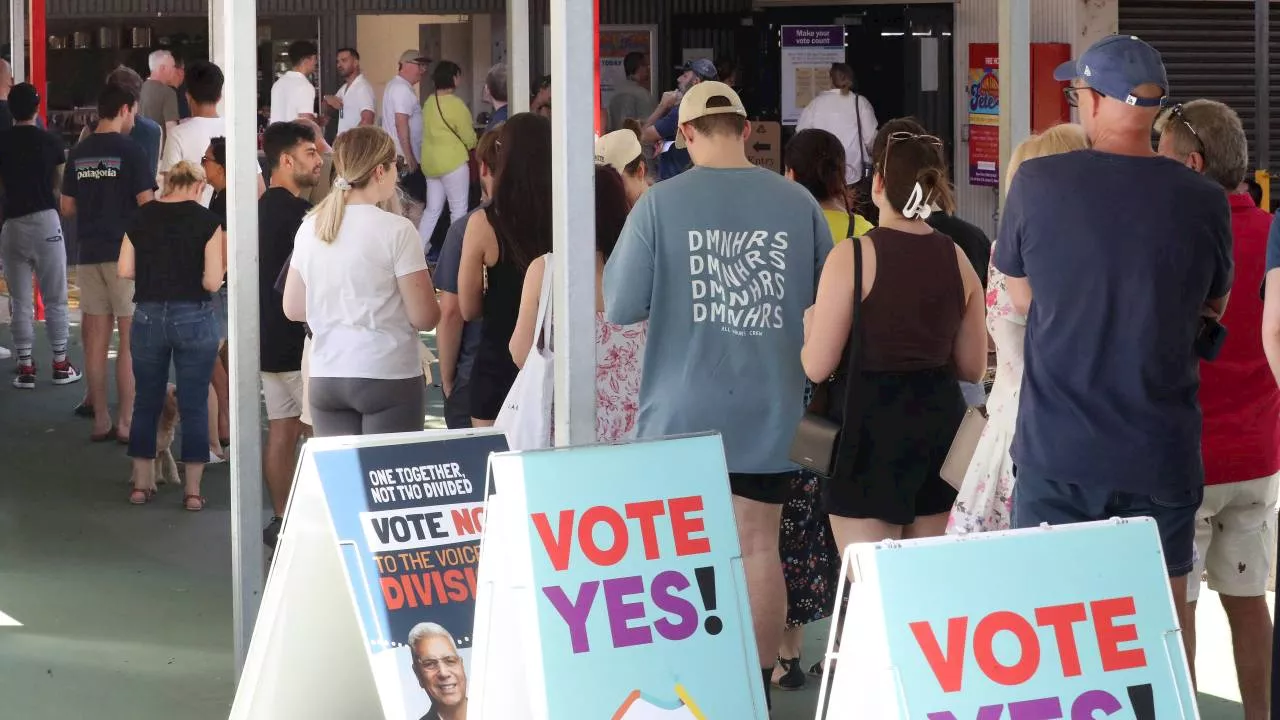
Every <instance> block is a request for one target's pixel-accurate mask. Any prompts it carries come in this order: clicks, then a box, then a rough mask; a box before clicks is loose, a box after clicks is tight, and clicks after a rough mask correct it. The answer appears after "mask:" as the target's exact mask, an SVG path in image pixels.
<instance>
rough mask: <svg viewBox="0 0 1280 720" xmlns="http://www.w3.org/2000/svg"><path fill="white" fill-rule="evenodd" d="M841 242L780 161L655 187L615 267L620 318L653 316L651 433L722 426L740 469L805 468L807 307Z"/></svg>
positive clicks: (647, 373)
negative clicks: (792, 455) (795, 450)
mask: <svg viewBox="0 0 1280 720" xmlns="http://www.w3.org/2000/svg"><path fill="white" fill-rule="evenodd" d="M830 251H831V230H830V228H829V226H828V225H827V221H826V218H825V217H824V216H823V214H822V210H821V208H819V207H818V204H817V203H816V202H815V201H814V200H813V198H812V196H810V195H809V193H808V192H807V191H805V190H804V188H802V187H801V186H799V185H797V184H795V183H792V182H789V181H787V180H786V179H784V178H783V177H782V176H781V175H778V174H776V173H773V172H769V171H768V170H762V169H760V168H733V169H712V168H705V167H695V168H693V169H691V170H689V171H687V172H685V173H682V174H681V175H679V176H677V177H674V178H672V179H670V180H667V181H665V182H662V183H659V184H657V185H655V186H654V187H653V188H651V189H650V190H649V192H647V193H646V194H645V195H644V197H643V198H641V200H640V202H639V203H637V204H636V206H635V208H634V209H632V211H631V215H630V217H628V219H627V224H626V226H625V227H624V228H623V231H622V236H621V237H620V238H619V239H618V243H617V246H616V247H615V249H614V251H613V255H612V256H611V257H610V258H609V262H608V264H607V265H606V266H605V274H604V299H605V315H606V318H607V319H608V321H609V322H611V323H616V324H619V325H627V324H630V323H635V322H639V321H641V320H644V319H646V318H647V319H648V320H649V333H648V340H647V343H646V347H645V356H644V379H643V381H642V385H641V389H640V412H639V417H638V419H637V437H639V438H659V437H663V436H667V435H680V434H688V433H699V432H707V431H716V432H719V433H720V434H721V435H722V436H723V438H724V446H725V456H726V459H727V461H728V465H729V471H730V472H734V473H760V474H764V473H780V472H787V471H790V470H793V469H794V468H795V466H794V465H793V464H792V463H791V462H790V460H789V459H788V451H789V449H790V446H791V441H792V439H793V438H794V437H795V430H796V426H797V424H798V423H799V422H800V416H801V413H802V412H803V409H804V408H803V407H802V405H801V403H800V399H801V397H802V396H803V393H804V386H805V376H804V370H803V368H802V367H801V365H800V349H801V347H802V346H803V344H804V312H805V310H806V309H808V308H809V307H810V306H811V305H813V302H814V298H815V295H816V292H817V285H818V277H819V274H820V273H821V272H822V264H823V262H825V261H826V258H827V253H829V252H830Z"/></svg>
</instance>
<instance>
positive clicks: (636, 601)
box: [469, 435, 766, 720]
mask: <svg viewBox="0 0 1280 720" xmlns="http://www.w3.org/2000/svg"><path fill="white" fill-rule="evenodd" d="M490 474H491V477H492V480H493V484H494V491H495V494H494V495H493V497H492V498H491V502H490V506H489V510H488V513H487V514H486V517H487V519H488V524H487V525H486V533H487V534H486V536H485V540H484V545H483V550H482V553H481V566H480V572H481V575H482V576H483V577H484V581H482V582H481V584H480V590H479V596H478V599H477V603H478V605H477V616H476V642H477V646H478V648H479V650H478V652H479V653H482V654H483V657H481V655H478V656H477V657H478V659H477V663H476V666H477V670H476V673H477V675H478V677H477V678H476V679H475V680H474V685H473V686H474V687H478V688H481V692H480V697H475V696H473V697H472V699H471V703H470V705H469V708H470V711H471V712H473V713H476V712H479V713H480V715H479V716H478V717H481V718H502V719H503V720H511V719H512V718H534V719H540V718H549V719H552V718H553V719H556V720H559V719H561V718H614V719H615V720H641V719H643V718H657V717H661V718H668V719H669V720H704V719H708V718H734V719H735V720H752V719H755V720H764V718H765V717H766V715H765V703H764V693H763V688H762V686H761V684H760V670H759V667H758V665H759V661H758V659H757V657H756V649H755V638H754V635H753V633H752V629H751V611H750V606H749V605H748V602H747V590H746V581H745V576H744V574H743V569H742V562H741V552H740V550H739V547H738V536H737V531H736V529H735V523H734V516H733V505H732V500H731V497H730V493H729V483H728V474H727V471H726V469H725V460H724V448H723V445H722V444H721V442H720V438H719V437H718V436H715V435H706V436H695V437H685V438H674V439H669V440H661V441H654V442H642V443H632V444H629V445H614V446H593V447H583V448H567V449H557V450H549V451H537V452H528V453H504V454H499V455H495V456H494V457H493V458H492V460H491V461H490ZM513 657H519V658H521V660H520V663H519V666H520V670H519V672H518V673H516V672H514V671H513V672H502V671H499V670H498V669H497V665H496V663H498V662H501V661H503V659H504V658H513ZM513 674H519V675H522V676H523V678H524V679H525V682H527V683H528V686H526V687H524V688H519V687H515V686H513V684H512V680H511V679H510V678H511V677H512V675H513ZM565 678H572V679H573V680H572V682H565ZM507 703H510V704H507Z"/></svg>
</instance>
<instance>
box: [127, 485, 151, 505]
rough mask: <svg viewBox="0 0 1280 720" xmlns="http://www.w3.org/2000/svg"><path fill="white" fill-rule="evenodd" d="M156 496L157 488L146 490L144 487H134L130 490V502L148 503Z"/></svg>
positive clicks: (132, 503) (135, 503)
mask: <svg viewBox="0 0 1280 720" xmlns="http://www.w3.org/2000/svg"><path fill="white" fill-rule="evenodd" d="M155 496H156V489H155V488H147V489H145V490H144V489H143V488H134V489H133V490H132V491H130V492H129V504H131V505H146V504H147V503H149V502H151V500H152V499H153V498H155Z"/></svg>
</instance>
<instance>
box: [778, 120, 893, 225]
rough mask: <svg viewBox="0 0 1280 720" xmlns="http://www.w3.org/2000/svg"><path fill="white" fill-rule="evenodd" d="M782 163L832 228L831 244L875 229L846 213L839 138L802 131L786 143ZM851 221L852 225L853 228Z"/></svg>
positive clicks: (842, 161) (864, 219)
mask: <svg viewBox="0 0 1280 720" xmlns="http://www.w3.org/2000/svg"><path fill="white" fill-rule="evenodd" d="M782 160H783V162H782V164H783V167H785V168H786V169H787V170H786V176H787V179H788V180H794V181H795V182H798V183H800V184H801V185H802V186H804V189H805V190H808V191H809V194H811V195H813V198H814V199H815V200H817V201H818V204H819V205H821V206H822V214H823V215H825V216H826V218H827V224H828V225H830V226H831V240H832V242H835V243H839V242H840V241H841V240H844V239H846V238H850V237H862V236H863V235H866V234H867V231H869V230H871V228H873V227H875V226H874V225H872V224H871V223H870V222H868V221H867V219H866V218H864V217H862V216H861V215H859V214H857V213H855V212H851V211H850V210H849V197H848V191H847V190H846V189H845V182H844V181H845V156H844V146H843V145H841V144H840V138H837V137H836V136H835V135H832V134H831V133H829V132H827V131H826V130H812V129H811V130H801V131H800V132H798V133H796V135H795V137H793V138H791V142H789V143H787V149H786V152H785V154H784V156H783V159H782ZM850 220H852V221H853V227H852V228H850V226H849V223H850ZM851 230H852V232H850V231H851Z"/></svg>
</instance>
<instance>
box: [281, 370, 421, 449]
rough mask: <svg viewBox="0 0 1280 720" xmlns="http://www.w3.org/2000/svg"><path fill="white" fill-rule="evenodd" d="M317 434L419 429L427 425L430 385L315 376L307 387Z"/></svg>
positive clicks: (414, 381) (418, 379)
mask: <svg viewBox="0 0 1280 720" xmlns="http://www.w3.org/2000/svg"><path fill="white" fill-rule="evenodd" d="M307 393H308V396H309V398H310V401H311V421H312V427H313V428H315V434H316V437H334V436H338V435H375V434H377V433H395V432H415V431H418V430H421V429H422V427H423V416H424V414H425V409H426V408H425V404H426V394H427V386H426V381H425V380H424V379H423V377H422V376H421V375H419V376H418V377H416V378H408V379H406V380H370V379H367V378H332V377H313V378H311V380H310V383H309V385H308V386H307Z"/></svg>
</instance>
